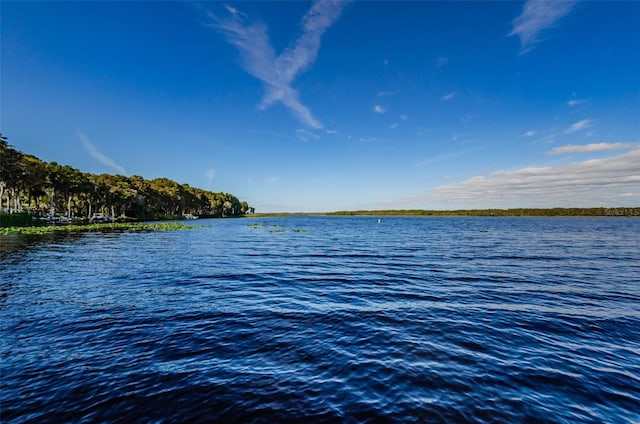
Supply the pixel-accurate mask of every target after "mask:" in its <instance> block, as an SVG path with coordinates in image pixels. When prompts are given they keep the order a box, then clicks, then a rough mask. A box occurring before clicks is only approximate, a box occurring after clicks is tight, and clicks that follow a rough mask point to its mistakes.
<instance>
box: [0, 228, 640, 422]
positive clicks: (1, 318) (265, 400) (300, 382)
mask: <svg viewBox="0 0 640 424" xmlns="http://www.w3.org/2000/svg"><path fill="white" fill-rule="evenodd" d="M199 224H204V227H202V228H197V229H194V230H189V231H173V232H149V233H126V232H125V233H113V234H108V233H107V234H94V233H91V234H83V235H73V237H69V236H60V237H54V236H52V237H49V238H47V239H44V240H43V239H37V238H36V239H34V238H24V237H20V236H11V238H9V237H5V238H1V239H0V243H2V245H3V247H2V248H1V249H0V323H1V326H2V338H1V340H0V348H1V353H2V365H1V367H2V368H1V374H0V377H1V380H2V390H1V391H0V396H1V398H0V400H1V408H0V411H1V419H2V421H4V422H8V423H14V422H15V423H24V422H70V421H73V422H95V421H101V422H104V421H107V422H136V421H138V422H216V421H217V422H265V423H271V422H300V421H304V422H309V423H313V422H346V423H351V422H354V423H355V422H402V423H405V422H509V423H512V422H550V423H574V422H593V423H600V422H617V423H632V422H638V421H640V412H639V411H640V400H639V398H640V377H639V376H640V335H639V332H638V330H637V329H638V328H640V220H638V219H625V218H590V219H579V218H575V219H574V218H571V219H566V218H565V219H557V218H389V217H385V218H383V219H382V220H381V221H380V223H378V220H377V218H322V217H313V218H304V217H293V218H272V219H258V220H253V219H243V220H240V219H238V220H217V221H209V220H201V222H199ZM35 240H39V241H35Z"/></svg>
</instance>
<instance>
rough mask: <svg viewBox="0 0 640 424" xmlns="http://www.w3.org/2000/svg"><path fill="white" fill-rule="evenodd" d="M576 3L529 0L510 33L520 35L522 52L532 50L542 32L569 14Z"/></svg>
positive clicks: (570, 1) (569, 0) (572, 0)
mask: <svg viewBox="0 0 640 424" xmlns="http://www.w3.org/2000/svg"><path fill="white" fill-rule="evenodd" d="M575 4H576V1H574V0H566V1H547V0H528V1H527V2H526V3H525V5H524V9H523V10H522V14H521V15H520V16H518V17H517V18H516V19H515V20H514V21H513V29H512V30H511V32H510V33H509V34H508V35H509V36H512V35H517V36H518V37H520V54H525V53H527V52H529V51H531V49H533V46H534V45H535V44H536V43H537V42H538V41H539V39H538V36H539V35H540V33H541V32H542V31H544V30H545V29H548V28H550V27H552V26H553V25H554V24H556V23H557V22H558V21H559V20H560V19H561V18H563V17H565V16H567V15H568V14H569V13H570V12H571V11H572V9H573V6H574V5H575Z"/></svg>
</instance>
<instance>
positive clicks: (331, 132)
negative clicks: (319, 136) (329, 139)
mask: <svg viewBox="0 0 640 424" xmlns="http://www.w3.org/2000/svg"><path fill="white" fill-rule="evenodd" d="M325 132H326V133H327V134H330V135H334V134H337V133H338V131H336V130H325Z"/></svg>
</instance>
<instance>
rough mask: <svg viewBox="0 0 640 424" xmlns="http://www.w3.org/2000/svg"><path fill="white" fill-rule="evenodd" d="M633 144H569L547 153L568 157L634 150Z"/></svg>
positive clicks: (635, 145) (635, 146)
mask: <svg viewBox="0 0 640 424" xmlns="http://www.w3.org/2000/svg"><path fill="white" fill-rule="evenodd" d="M637 147H638V145H637V144H633V143H591V144H567V145H566V146H560V147H556V148H554V149H551V150H550V151H548V152H547V154H548V155H566V154H572V153H590V152H604V151H611V150H633V149H635V148H637Z"/></svg>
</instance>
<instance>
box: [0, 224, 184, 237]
mask: <svg viewBox="0 0 640 424" xmlns="http://www.w3.org/2000/svg"><path fill="white" fill-rule="evenodd" d="M193 228H197V226H196V225H186V224H183V223H181V222H154V223H142V222H112V223H101V224H82V225H75V224H70V225H47V226H31V227H0V235H9V234H23V235H44V234H52V233H65V232H66V233H69V232H113V231H128V232H138V231H173V230H190V229H193Z"/></svg>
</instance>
